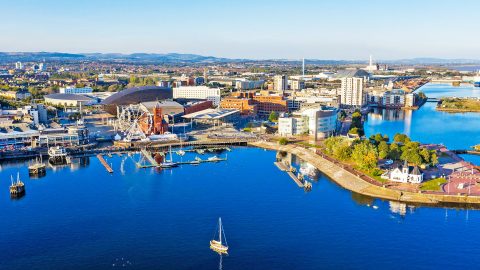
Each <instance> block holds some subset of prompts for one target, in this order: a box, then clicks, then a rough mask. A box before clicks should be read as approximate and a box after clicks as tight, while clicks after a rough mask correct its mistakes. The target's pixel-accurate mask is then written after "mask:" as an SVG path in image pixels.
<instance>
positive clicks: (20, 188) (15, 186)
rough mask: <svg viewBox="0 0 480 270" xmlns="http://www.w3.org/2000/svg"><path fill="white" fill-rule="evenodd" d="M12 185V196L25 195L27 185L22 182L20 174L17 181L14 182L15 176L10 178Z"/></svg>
mask: <svg viewBox="0 0 480 270" xmlns="http://www.w3.org/2000/svg"><path fill="white" fill-rule="evenodd" d="M10 180H11V181H12V184H11V185H10V196H11V197H15V198H16V197H21V196H23V195H25V184H24V183H23V182H22V181H21V180H20V173H17V181H16V182H14V181H13V176H10Z"/></svg>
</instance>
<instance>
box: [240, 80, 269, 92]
mask: <svg viewBox="0 0 480 270" xmlns="http://www.w3.org/2000/svg"><path fill="white" fill-rule="evenodd" d="M264 83H265V81H264V80H258V81H249V80H237V81H236V82H235V88H237V89H238V90H252V89H260V88H262V86H263V84H264Z"/></svg>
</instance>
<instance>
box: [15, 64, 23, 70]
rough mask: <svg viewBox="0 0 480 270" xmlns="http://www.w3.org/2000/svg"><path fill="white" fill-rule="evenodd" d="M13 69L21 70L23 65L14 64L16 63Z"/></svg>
mask: <svg viewBox="0 0 480 270" xmlns="http://www.w3.org/2000/svg"><path fill="white" fill-rule="evenodd" d="M15 69H23V64H22V62H16V63H15Z"/></svg>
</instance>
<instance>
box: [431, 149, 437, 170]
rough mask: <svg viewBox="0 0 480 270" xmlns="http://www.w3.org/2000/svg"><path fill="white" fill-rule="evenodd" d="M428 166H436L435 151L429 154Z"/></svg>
mask: <svg viewBox="0 0 480 270" xmlns="http://www.w3.org/2000/svg"><path fill="white" fill-rule="evenodd" d="M430 164H431V165H432V166H435V165H437V164H438V157H437V153H436V152H435V151H432V153H431V154H430Z"/></svg>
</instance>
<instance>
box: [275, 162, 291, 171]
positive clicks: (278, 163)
mask: <svg viewBox="0 0 480 270" xmlns="http://www.w3.org/2000/svg"><path fill="white" fill-rule="evenodd" d="M273 164H275V166H277V168H278V169H279V170H280V171H282V172H286V171H288V168H287V166H285V163H283V162H279V161H275V162H274V163H273Z"/></svg>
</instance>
